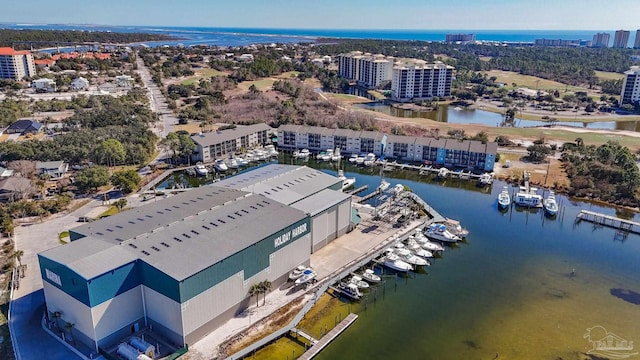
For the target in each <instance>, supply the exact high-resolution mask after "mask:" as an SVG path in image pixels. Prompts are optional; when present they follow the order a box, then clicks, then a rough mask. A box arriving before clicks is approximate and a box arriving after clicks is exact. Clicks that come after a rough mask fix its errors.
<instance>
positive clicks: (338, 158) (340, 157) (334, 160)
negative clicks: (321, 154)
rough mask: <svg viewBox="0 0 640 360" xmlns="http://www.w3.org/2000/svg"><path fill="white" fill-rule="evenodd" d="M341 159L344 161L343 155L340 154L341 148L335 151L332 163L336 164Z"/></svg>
mask: <svg viewBox="0 0 640 360" xmlns="http://www.w3.org/2000/svg"><path fill="white" fill-rule="evenodd" d="M340 159H342V155H341V154H340V148H339V147H337V148H336V149H335V150H334V151H333V155H331V161H333V162H336V161H340Z"/></svg>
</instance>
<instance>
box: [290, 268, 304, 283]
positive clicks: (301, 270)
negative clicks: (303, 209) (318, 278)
mask: <svg viewBox="0 0 640 360" xmlns="http://www.w3.org/2000/svg"><path fill="white" fill-rule="evenodd" d="M307 269H308V267H306V266H304V265H298V266H297V267H296V268H295V269H293V271H292V272H290V273H289V280H297V279H298V278H299V277H301V276H302V274H303V273H304V271H305V270H307Z"/></svg>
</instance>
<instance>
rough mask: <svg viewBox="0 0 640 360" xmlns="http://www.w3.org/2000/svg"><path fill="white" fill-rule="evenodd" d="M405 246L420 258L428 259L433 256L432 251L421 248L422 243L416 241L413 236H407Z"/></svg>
mask: <svg viewBox="0 0 640 360" xmlns="http://www.w3.org/2000/svg"><path fill="white" fill-rule="evenodd" d="M407 248H408V249H409V250H411V252H413V253H414V254H416V255H417V256H420V257H421V258H425V259H428V258H432V257H433V253H432V252H431V251H429V250H426V249H423V248H422V245H421V244H420V243H419V242H417V241H416V240H415V238H409V240H407Z"/></svg>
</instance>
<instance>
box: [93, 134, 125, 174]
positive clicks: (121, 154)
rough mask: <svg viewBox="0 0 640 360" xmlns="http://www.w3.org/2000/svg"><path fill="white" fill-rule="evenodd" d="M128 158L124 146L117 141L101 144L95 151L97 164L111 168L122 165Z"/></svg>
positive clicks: (112, 140) (110, 140)
mask: <svg viewBox="0 0 640 360" xmlns="http://www.w3.org/2000/svg"><path fill="white" fill-rule="evenodd" d="M126 156H127V152H126V151H125V150H124V145H122V143H121V142H120V141H118V140H116V139H107V140H105V141H103V142H101V143H100V145H98V147H97V148H96V150H95V157H96V162H97V163H99V164H106V165H107V166H109V167H111V166H115V165H117V164H118V163H122V162H123V161H124V159H125V158H126Z"/></svg>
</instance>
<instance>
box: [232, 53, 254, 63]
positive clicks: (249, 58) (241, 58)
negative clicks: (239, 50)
mask: <svg viewBox="0 0 640 360" xmlns="http://www.w3.org/2000/svg"><path fill="white" fill-rule="evenodd" d="M236 60H238V61H242V62H252V61H253V55H252V54H242V55H240V56H238V57H237V59H236Z"/></svg>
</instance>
